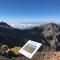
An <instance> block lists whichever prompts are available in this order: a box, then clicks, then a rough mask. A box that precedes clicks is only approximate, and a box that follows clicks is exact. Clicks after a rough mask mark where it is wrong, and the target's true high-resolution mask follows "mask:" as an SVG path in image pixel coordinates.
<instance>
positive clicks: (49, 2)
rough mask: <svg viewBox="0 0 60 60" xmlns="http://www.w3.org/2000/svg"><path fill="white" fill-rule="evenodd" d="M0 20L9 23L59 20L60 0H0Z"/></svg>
mask: <svg viewBox="0 0 60 60" xmlns="http://www.w3.org/2000/svg"><path fill="white" fill-rule="evenodd" d="M0 21H5V22H7V23H10V24H13V23H14V24H19V23H43V22H45V23H46V22H57V23H59V22H60V0H0Z"/></svg>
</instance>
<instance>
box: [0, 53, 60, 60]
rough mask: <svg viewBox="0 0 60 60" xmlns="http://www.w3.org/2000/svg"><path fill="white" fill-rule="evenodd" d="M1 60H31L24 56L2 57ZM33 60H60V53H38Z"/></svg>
mask: <svg viewBox="0 0 60 60" xmlns="http://www.w3.org/2000/svg"><path fill="white" fill-rule="evenodd" d="M0 60H30V59H28V58H26V57H25V56H23V55H20V56H19V57H12V58H8V57H4V56H0ZM31 60H60V52H38V53H36V54H35V55H34V56H33V58H32V59H31Z"/></svg>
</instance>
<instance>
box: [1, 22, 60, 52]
mask: <svg viewBox="0 0 60 60" xmlns="http://www.w3.org/2000/svg"><path fill="white" fill-rule="evenodd" d="M28 40H33V41H37V42H40V43H42V44H43V45H42V47H41V49H40V50H44V49H46V51H47V49H48V50H49V49H50V48H53V49H55V50H60V25H58V24H55V23H48V24H44V25H39V26H35V27H33V28H29V29H17V28H13V27H11V26H10V25H8V24H7V23H5V22H0V44H5V45H8V46H9V47H14V46H23V45H24V44H25V43H26V42H27V41H28Z"/></svg>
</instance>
